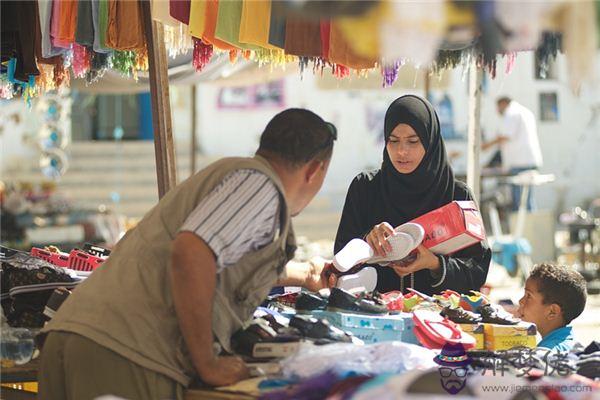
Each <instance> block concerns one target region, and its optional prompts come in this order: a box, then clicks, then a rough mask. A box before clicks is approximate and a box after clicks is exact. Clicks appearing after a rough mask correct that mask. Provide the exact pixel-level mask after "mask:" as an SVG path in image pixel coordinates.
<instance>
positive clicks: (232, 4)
mask: <svg viewBox="0 0 600 400" xmlns="http://www.w3.org/2000/svg"><path fill="white" fill-rule="evenodd" d="M241 20H242V0H224V1H219V14H218V18H217V26H216V29H215V37H216V38H217V39H220V40H222V41H224V42H227V43H229V44H230V45H232V46H235V47H237V48H239V49H245V50H258V49H259V47H258V46H254V45H251V44H248V43H241V42H240V23H241Z"/></svg>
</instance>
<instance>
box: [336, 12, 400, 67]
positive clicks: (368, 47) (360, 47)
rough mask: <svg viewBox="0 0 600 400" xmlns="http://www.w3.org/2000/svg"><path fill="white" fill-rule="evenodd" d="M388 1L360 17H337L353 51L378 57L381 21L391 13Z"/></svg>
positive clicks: (360, 54) (374, 57)
mask: <svg viewBox="0 0 600 400" xmlns="http://www.w3.org/2000/svg"><path fill="white" fill-rule="evenodd" d="M389 8H390V7H389V3H388V2H380V3H379V4H377V5H376V6H374V7H373V8H371V9H370V10H369V11H368V12H367V13H366V14H365V15H362V16H360V17H344V18H337V19H336V20H335V21H336V25H337V27H338V28H339V30H340V33H341V34H342V35H344V38H345V41H346V43H348V44H349V45H350V47H351V48H352V52H353V53H355V54H356V55H358V56H361V57H366V58H370V59H376V58H377V57H378V56H379V54H380V43H379V31H378V30H377V27H378V26H380V24H381V21H382V20H383V19H384V17H385V15H386V14H389V13H390V10H389Z"/></svg>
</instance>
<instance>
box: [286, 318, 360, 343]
mask: <svg viewBox="0 0 600 400" xmlns="http://www.w3.org/2000/svg"><path fill="white" fill-rule="evenodd" d="M290 327H292V328H296V329H298V331H300V333H301V334H302V336H304V337H306V338H309V339H316V340H322V339H326V340H329V341H334V342H344V343H351V342H352V335H350V334H348V333H346V332H344V331H342V330H341V329H338V328H336V327H335V326H332V325H331V324H330V323H329V321H327V320H326V319H317V318H314V317H310V316H307V315H295V316H294V317H292V319H291V320H290Z"/></svg>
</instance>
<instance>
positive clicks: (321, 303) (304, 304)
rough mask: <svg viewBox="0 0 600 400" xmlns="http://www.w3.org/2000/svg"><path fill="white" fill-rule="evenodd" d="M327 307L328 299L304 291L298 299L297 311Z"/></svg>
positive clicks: (303, 311)
mask: <svg viewBox="0 0 600 400" xmlns="http://www.w3.org/2000/svg"><path fill="white" fill-rule="evenodd" d="M325 307H327V299H325V298H323V297H321V296H319V295H318V294H313V293H308V292H302V293H300V294H299V295H298V298H297V299H296V311H297V312H300V313H307V312H311V311H315V310H324V309H325Z"/></svg>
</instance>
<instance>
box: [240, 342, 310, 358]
mask: <svg viewBox="0 0 600 400" xmlns="http://www.w3.org/2000/svg"><path fill="white" fill-rule="evenodd" d="M299 348H300V342H258V343H256V344H255V345H254V348H253V349H252V357H254V358H284V357H288V356H291V355H293V354H296V352H297V351H298V349H299Z"/></svg>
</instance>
